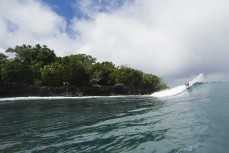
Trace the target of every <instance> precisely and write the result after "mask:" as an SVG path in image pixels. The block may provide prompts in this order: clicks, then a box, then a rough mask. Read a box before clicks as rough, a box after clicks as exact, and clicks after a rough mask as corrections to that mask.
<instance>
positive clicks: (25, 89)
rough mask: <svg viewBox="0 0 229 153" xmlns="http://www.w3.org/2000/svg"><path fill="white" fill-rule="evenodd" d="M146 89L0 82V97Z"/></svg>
mask: <svg viewBox="0 0 229 153" xmlns="http://www.w3.org/2000/svg"><path fill="white" fill-rule="evenodd" d="M151 93H152V91H151V90H148V89H131V88H128V87H126V86H124V85H115V86H88V87H76V86H62V87H47V86H46V87H39V86H33V85H25V84H18V83H9V82H0V98H4V97H28V96H42V97H43V96H69V97H80V96H113V95H146V94H151Z"/></svg>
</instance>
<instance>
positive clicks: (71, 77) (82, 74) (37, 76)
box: [0, 44, 168, 97]
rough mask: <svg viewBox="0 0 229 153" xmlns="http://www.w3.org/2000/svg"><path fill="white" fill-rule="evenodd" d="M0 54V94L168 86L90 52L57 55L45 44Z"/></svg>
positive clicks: (132, 91)
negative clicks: (7, 54)
mask: <svg viewBox="0 0 229 153" xmlns="http://www.w3.org/2000/svg"><path fill="white" fill-rule="evenodd" d="M6 52H10V53H13V54H14V57H12V58H8V57H7V56H6V55H5V54H3V53H0V97H19V96H98V95H104V96H107V95H140V94H141V95H142V94H150V93H152V92H155V91H159V90H162V89H166V88H168V86H167V85H166V84H165V83H164V82H163V81H162V79H161V78H160V77H158V76H156V75H152V74H145V73H144V72H142V71H140V70H135V69H133V68H130V67H126V66H115V65H114V64H113V63H112V62H108V61H105V62H96V59H95V58H93V57H92V56H90V55H85V54H77V55H69V56H64V57H57V56H56V54H55V52H54V51H53V50H51V49H49V48H48V47H47V46H45V45H43V46H41V45H40V44H37V45H35V46H31V45H21V46H15V48H8V49H7V50H6Z"/></svg>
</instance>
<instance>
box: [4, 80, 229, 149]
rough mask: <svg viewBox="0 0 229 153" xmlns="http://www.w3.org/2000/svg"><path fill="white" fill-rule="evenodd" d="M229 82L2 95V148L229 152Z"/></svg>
mask: <svg viewBox="0 0 229 153" xmlns="http://www.w3.org/2000/svg"><path fill="white" fill-rule="evenodd" d="M228 91H229V84H228V83H224V84H222V83H218V84H204V85H201V86H198V87H195V88H194V89H193V90H191V91H190V92H187V93H186V94H184V95H182V96H175V97H172V98H164V99H157V98H153V97H148V96H126V97H95V98H92V97H91V98H84V99H82V98H78V99H68V100H19V101H17V100H13V101H4V100H3V101H0V152H20V153H24V152H25V153H29V152H53V153H54V152H55V153H56V152H59V153H62V152H77V153H78V152H79V153H80V152H98V153H101V152H114V153H117V152H130V153H132V152H134V153H135V152H136V153H138V152H147V153H148V152H149V153H152V152H153V153H178V152H196V153H199V152H201V153H203V152H205V153H209V152H212V153H221V152H222V153H224V152H225V153H226V152H229V145H228V143H229V111H228V110H229V94H228Z"/></svg>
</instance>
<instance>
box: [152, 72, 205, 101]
mask: <svg viewBox="0 0 229 153" xmlns="http://www.w3.org/2000/svg"><path fill="white" fill-rule="evenodd" d="M203 81H204V75H203V74H202V73H201V74H199V75H198V76H197V77H195V78H194V79H193V80H191V81H189V82H188V83H189V86H190V87H191V86H192V85H193V84H195V83H197V82H203ZM186 90H187V89H186V86H185V85H180V86H177V87H175V88H172V89H167V90H163V91H159V92H155V93H153V94H151V95H150V96H153V97H170V96H176V95H179V94H181V93H183V92H185V91H186Z"/></svg>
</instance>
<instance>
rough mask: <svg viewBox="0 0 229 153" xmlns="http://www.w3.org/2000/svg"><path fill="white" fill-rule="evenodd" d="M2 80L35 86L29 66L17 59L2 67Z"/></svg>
mask: <svg viewBox="0 0 229 153" xmlns="http://www.w3.org/2000/svg"><path fill="white" fill-rule="evenodd" d="M2 80H4V81H8V82H16V83H23V84H33V78H32V71H31V69H30V67H29V65H27V64H25V63H22V62H21V61H18V60H16V59H10V60H7V61H6V62H5V63H4V64H3V65H2Z"/></svg>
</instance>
